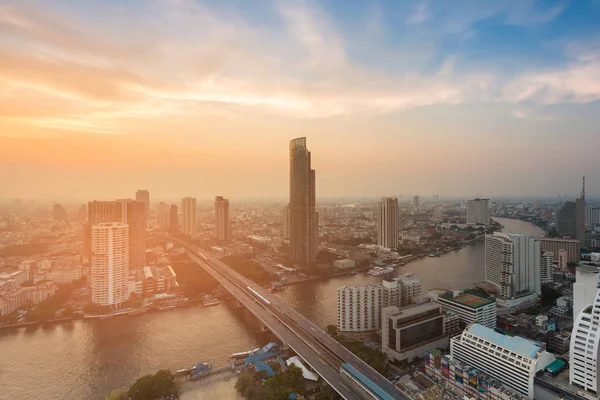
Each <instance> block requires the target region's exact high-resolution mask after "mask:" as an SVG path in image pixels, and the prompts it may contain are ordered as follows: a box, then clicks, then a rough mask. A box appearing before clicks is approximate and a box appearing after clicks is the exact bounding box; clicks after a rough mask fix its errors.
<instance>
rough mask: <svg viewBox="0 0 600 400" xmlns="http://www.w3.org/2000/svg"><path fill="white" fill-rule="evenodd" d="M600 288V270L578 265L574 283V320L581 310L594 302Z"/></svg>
mask: <svg viewBox="0 0 600 400" xmlns="http://www.w3.org/2000/svg"><path fill="white" fill-rule="evenodd" d="M599 288H600V270H598V268H594V267H586V266H581V267H577V271H576V275H575V283H574V284H573V321H575V319H576V318H577V317H578V316H579V313H580V312H581V310H583V309H584V308H586V307H587V306H589V305H590V304H593V303H594V299H595V298H596V295H597V294H598V289H599Z"/></svg>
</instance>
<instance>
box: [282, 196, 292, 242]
mask: <svg viewBox="0 0 600 400" xmlns="http://www.w3.org/2000/svg"><path fill="white" fill-rule="evenodd" d="M282 219H283V238H284V239H286V240H289V238H290V227H291V222H290V206H289V205H286V206H285V207H283V212H282Z"/></svg>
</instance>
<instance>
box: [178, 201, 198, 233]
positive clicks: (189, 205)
mask: <svg viewBox="0 0 600 400" xmlns="http://www.w3.org/2000/svg"><path fill="white" fill-rule="evenodd" d="M181 210H182V213H183V230H182V232H183V234H184V235H193V234H194V233H196V198H194V197H184V198H183V200H182V201H181Z"/></svg>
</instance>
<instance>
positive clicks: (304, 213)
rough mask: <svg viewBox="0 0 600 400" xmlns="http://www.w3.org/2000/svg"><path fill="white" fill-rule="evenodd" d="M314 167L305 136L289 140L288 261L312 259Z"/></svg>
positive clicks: (314, 254)
mask: <svg viewBox="0 0 600 400" xmlns="http://www.w3.org/2000/svg"><path fill="white" fill-rule="evenodd" d="M315 203H316V192H315V170H314V169H311V158H310V151H308V150H307V148H306V138H304V137H303V138H297V139H293V140H292V141H290V204H289V207H290V247H291V250H292V260H293V261H294V262H295V263H300V264H306V263H311V262H314V261H316V259H317V250H318V243H317V239H318V233H317V230H318V215H317V212H316V211H315Z"/></svg>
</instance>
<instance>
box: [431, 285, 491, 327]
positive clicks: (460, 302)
mask: <svg viewBox="0 0 600 400" xmlns="http://www.w3.org/2000/svg"><path fill="white" fill-rule="evenodd" d="M429 296H430V297H431V298H432V300H433V301H435V302H437V303H439V304H440V305H441V306H442V308H443V309H444V310H445V311H452V312H454V313H456V314H458V315H459V317H460V322H461V326H462V327H463V328H464V327H466V326H467V325H470V324H472V323H473V322H477V323H479V324H482V325H484V326H487V327H488V328H492V329H494V328H496V300H494V299H490V298H487V297H481V296H477V295H474V294H471V293H465V292H462V291H453V292H451V291H446V292H445V293H441V294H439V293H434V292H433V291H431V292H429Z"/></svg>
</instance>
